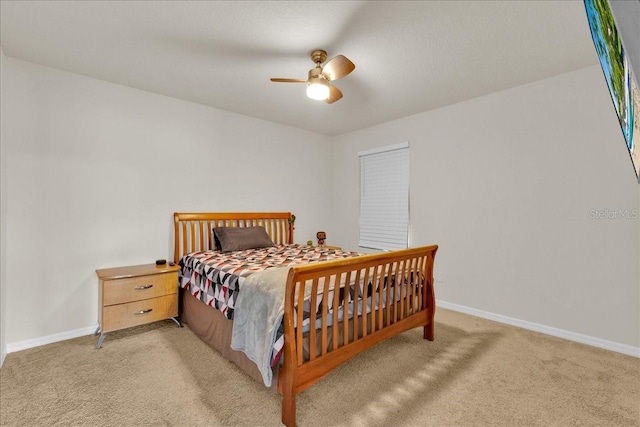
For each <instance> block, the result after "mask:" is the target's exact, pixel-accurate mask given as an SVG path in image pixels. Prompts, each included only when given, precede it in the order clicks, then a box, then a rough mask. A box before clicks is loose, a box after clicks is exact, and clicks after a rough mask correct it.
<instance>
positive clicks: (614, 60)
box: [584, 0, 640, 183]
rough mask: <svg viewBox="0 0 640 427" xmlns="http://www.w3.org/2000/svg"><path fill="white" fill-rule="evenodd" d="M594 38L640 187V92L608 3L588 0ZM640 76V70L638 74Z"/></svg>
mask: <svg viewBox="0 0 640 427" xmlns="http://www.w3.org/2000/svg"><path fill="white" fill-rule="evenodd" d="M584 5H585V9H586V12H587V19H588V20H589V27H590V29H591V38H592V39H593V44H594V46H595V48H596V52H597V54H598V58H599V59H600V65H601V66H602V71H603V73H604V77H605V80H606V81H607V86H608V87H609V93H610V94H611V100H612V101H613V105H614V107H615V110H616V113H617V115H618V121H619V122H620V128H621V130H622V135H623V136H624V140H625V143H626V144H627V149H628V150H629V156H630V157H631V163H632V165H633V169H634V170H635V173H636V179H637V180H638V183H640V91H639V89H638V80H637V78H636V75H635V74H634V72H633V70H632V69H631V64H630V62H629V60H628V58H627V55H626V54H625V48H624V45H623V40H622V38H621V37H620V34H619V32H618V28H617V27H616V22H615V19H614V15H613V13H612V12H611V7H610V5H609V2H608V1H607V0H584ZM635 71H637V72H640V70H635Z"/></svg>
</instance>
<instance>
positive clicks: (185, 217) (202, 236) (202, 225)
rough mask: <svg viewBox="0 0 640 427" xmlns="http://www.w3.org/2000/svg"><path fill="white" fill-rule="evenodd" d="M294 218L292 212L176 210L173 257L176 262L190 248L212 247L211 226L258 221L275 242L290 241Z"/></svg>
mask: <svg viewBox="0 0 640 427" xmlns="http://www.w3.org/2000/svg"><path fill="white" fill-rule="evenodd" d="M295 218H296V217H295V216H294V215H292V214H291V212H203V213H182V212H175V213H174V214H173V223H174V233H173V239H174V245H175V246H174V253H173V261H174V262H175V263H177V262H178V261H180V258H182V256H183V255H184V254H187V253H190V252H196V251H204V250H209V249H213V248H214V241H213V228H214V227H254V226H257V225H261V226H263V227H264V228H265V230H267V233H268V234H269V236H270V237H271V240H273V243H275V244H276V245H280V244H290V243H293V223H294V221H295Z"/></svg>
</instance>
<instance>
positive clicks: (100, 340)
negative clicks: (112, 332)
mask: <svg viewBox="0 0 640 427" xmlns="http://www.w3.org/2000/svg"><path fill="white" fill-rule="evenodd" d="M106 337H107V334H100V338H98V342H97V343H96V348H100V347H102V343H103V342H104V339H105V338H106Z"/></svg>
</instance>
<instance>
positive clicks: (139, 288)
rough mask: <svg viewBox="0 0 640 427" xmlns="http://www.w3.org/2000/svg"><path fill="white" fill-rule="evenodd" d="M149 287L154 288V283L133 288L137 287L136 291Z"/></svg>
mask: <svg viewBox="0 0 640 427" xmlns="http://www.w3.org/2000/svg"><path fill="white" fill-rule="evenodd" d="M149 288H153V285H144V286H136V287H135V288H133V289H135V290H136V291H144V290H145V289H149Z"/></svg>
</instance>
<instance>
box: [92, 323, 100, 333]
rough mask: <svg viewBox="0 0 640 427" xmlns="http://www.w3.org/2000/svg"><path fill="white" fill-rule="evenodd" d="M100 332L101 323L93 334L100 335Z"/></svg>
mask: <svg viewBox="0 0 640 427" xmlns="http://www.w3.org/2000/svg"><path fill="white" fill-rule="evenodd" d="M98 332H100V325H98V327H97V328H96V331H95V332H94V333H93V335H98Z"/></svg>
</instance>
